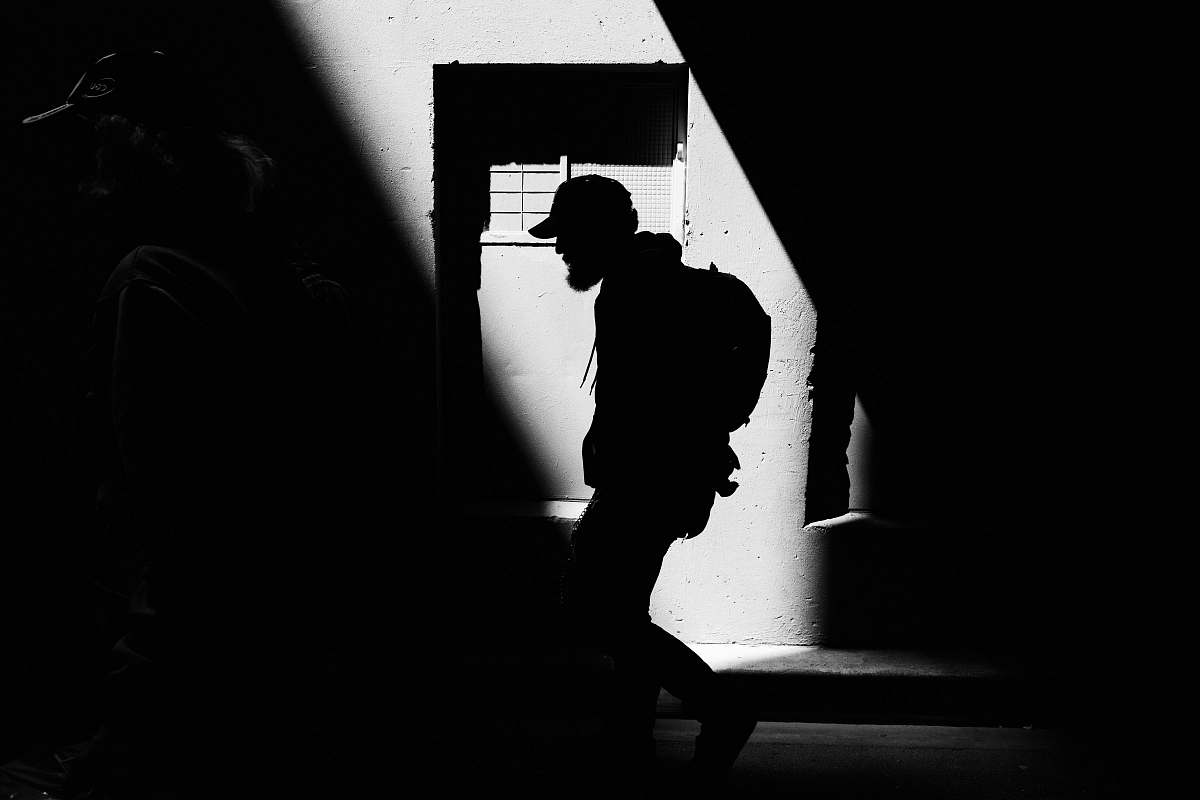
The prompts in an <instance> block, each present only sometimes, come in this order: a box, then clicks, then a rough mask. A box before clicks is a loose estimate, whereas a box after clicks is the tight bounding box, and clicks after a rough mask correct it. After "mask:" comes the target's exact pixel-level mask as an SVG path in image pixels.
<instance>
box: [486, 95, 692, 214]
mask: <svg viewBox="0 0 1200 800" xmlns="http://www.w3.org/2000/svg"><path fill="white" fill-rule="evenodd" d="M627 89H628V92H629V94H628V97H627V106H626V111H627V113H628V115H627V117H626V119H625V120H624V121H623V122H624V124H621V123H617V124H616V125H614V129H613V130H612V132H611V134H612V135H611V137H610V138H608V139H606V140H605V142H604V148H603V149H604V151H605V152H604V153H603V154H600V153H597V155H603V156H609V157H611V159H612V160H611V161H608V159H607V158H606V159H605V162H603V163H602V162H598V161H587V162H582V161H581V162H579V163H570V162H569V157H570V150H571V147H570V145H567V148H566V149H567V150H568V152H567V153H565V154H563V155H562V157H561V162H560V163H559V164H518V163H509V164H497V165H492V166H491V167H490V171H491V176H490V177H491V183H490V192H491V198H490V220H489V224H488V231H490V232H498V233H502V234H519V233H523V232H525V231H528V230H529V229H530V228H531V227H533V226H534V225H536V224H537V223H539V222H541V221H542V220H543V219H545V218H546V216H547V215H548V213H549V211H550V204H551V202H552V200H553V198H554V191H555V189H557V187H558V185H559V184H560V183H561V182H562V181H563V180H565V179H567V178H568V177H575V176H579V175H603V176H605V177H608V178H613V179H615V180H618V181H620V182H621V183H622V184H623V185H624V186H625V188H626V189H628V190H629V193H630V196H631V200H632V203H633V207H634V208H635V209H637V212H638V223H639V224H638V227H639V229H641V230H648V231H653V232H656V233H660V232H673V231H672V224H673V220H674V218H675V216H677V215H676V214H673V213H672V212H673V203H674V202H675V200H676V198H675V197H674V190H675V187H674V177H675V176H674V174H673V173H674V170H675V167H674V164H673V162H674V159H675V156H676V149H677V141H676V140H677V139H678V138H679V131H678V129H677V124H678V121H677V119H676V107H675V103H676V94H675V91H676V90H675V89H673V88H671V87H664V86H630V87H627ZM610 154H611V156H610Z"/></svg>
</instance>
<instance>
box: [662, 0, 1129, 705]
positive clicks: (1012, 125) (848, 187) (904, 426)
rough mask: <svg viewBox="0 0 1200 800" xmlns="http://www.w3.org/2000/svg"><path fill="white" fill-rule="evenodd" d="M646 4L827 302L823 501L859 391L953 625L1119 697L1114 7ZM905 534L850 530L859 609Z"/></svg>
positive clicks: (1123, 253) (817, 429) (817, 434)
mask: <svg viewBox="0 0 1200 800" xmlns="http://www.w3.org/2000/svg"><path fill="white" fill-rule="evenodd" d="M657 5H658V7H659V10H660V11H661V13H662V15H663V17H664V19H665V20H666V22H667V24H668V27H669V28H670V30H671V33H672V35H673V37H674V38H675V40H676V42H677V43H678V45H679V47H680V48H681V50H682V52H683V55H684V58H685V60H686V61H687V63H688V64H689V66H690V68H691V69H692V71H693V74H694V76H695V79H696V82H697V83H698V85H699V87H700V90H701V91H702V92H703V93H704V96H705V98H706V99H707V101H708V103H709V104H710V106H711V107H712V109H713V112H714V113H715V115H716V118H717V121H718V123H719V124H720V126H721V128H722V130H723V132H724V134H725V136H726V137H727V139H728V141H729V143H730V144H731V145H732V148H733V151H734V153H735V154H736V156H737V157H738V159H739V161H740V163H741V165H742V167H743V169H744V170H745V172H746V174H747V176H748V177H749V179H750V182H751V184H752V185H753V187H754V190H755V192H756V194H757V196H758V198H759V200H760V201H761V202H762V205H763V207H764V209H765V210H766V212H767V214H768V216H769V217H770V219H771V221H772V223H773V224H774V226H775V230H776V232H777V233H778V235H779V236H780V238H781V240H782V242H783V244H784V246H785V248H786V249H787V252H788V254H789V256H790V257H791V259H792V262H793V263H794V264H795V265H796V269H797V272H798V274H799V276H800V278H801V280H802V282H803V284H804V286H805V287H806V289H807V290H808V292H809V293H810V295H811V296H812V298H813V301H814V303H815V305H816V308H817V313H818V318H819V323H818V339H817V343H816V350H815V353H814V356H815V367H814V371H813V374H812V376H811V383H812V386H811V390H812V397H813V401H814V430H813V442H812V444H813V447H812V451H811V455H810V473H811V475H812V477H811V478H810V483H809V486H808V492H809V503H810V507H809V514H808V517H809V521H812V520H815V519H820V518H823V517H829V516H835V515H837V514H839V513H840V512H842V511H844V510H845V502H846V489H847V486H848V483H847V480H846V475H845V446H846V442H847V441H848V437H849V430H848V425H849V421H850V419H851V414H852V409H853V398H854V395H855V394H858V395H859V397H860V398H861V401H862V404H863V407H864V409H865V410H866V413H867V414H868V415H869V417H870V419H871V421H872V423H873V427H874V432H875V442H874V446H873V452H872V461H873V462H874V464H875V466H876V468H877V475H878V478H877V481H876V484H875V487H874V488H875V494H876V497H875V500H876V503H877V505H876V507H875V508H874V509H873V510H875V511H877V512H878V513H880V514H881V515H883V516H885V517H890V518H893V519H900V520H910V521H925V522H928V524H929V525H930V526H932V527H933V528H934V529H935V530H936V531H937V532H938V533H937V536H935V537H934V538H933V539H930V540H929V541H931V542H942V543H944V542H945V541H946V540H947V537H948V538H949V539H952V540H953V541H954V542H955V546H954V547H949V546H941V545H935V546H933V547H930V548H927V547H926V546H925V545H924V544H918V545H916V546H915V551H914V552H913V553H912V554H911V555H912V556H913V557H914V558H917V557H919V559H920V560H921V561H922V565H921V566H922V574H925V575H928V574H933V575H939V574H940V575H953V576H954V580H953V581H952V582H951V583H950V584H949V585H945V586H944V588H945V590H946V591H942V590H941V589H939V590H938V591H935V592H934V593H933V594H932V595H929V596H928V597H926V598H923V599H920V600H918V601H917V602H918V603H919V604H926V603H928V602H929V601H930V600H932V601H934V602H935V603H936V604H940V605H941V606H942V608H941V610H940V612H939V613H943V614H944V615H945V625H943V626H942V627H943V628H944V630H945V632H946V637H947V643H950V644H954V643H963V642H971V643H976V642H982V643H985V644H987V645H989V646H990V647H992V648H995V649H996V650H998V651H1004V652H1015V653H1021V654H1023V655H1024V657H1025V658H1027V659H1028V660H1029V662H1030V664H1031V666H1033V667H1034V668H1036V669H1038V670H1041V671H1044V672H1045V673H1046V674H1047V675H1050V676H1059V675H1067V674H1070V675H1072V678H1071V679H1064V680H1063V683H1062V684H1061V687H1060V688H1062V690H1063V692H1064V693H1065V696H1068V697H1069V698H1070V701H1071V702H1072V703H1073V704H1074V705H1073V708H1074V710H1075V712H1076V713H1077V715H1078V723H1079V724H1080V725H1082V726H1088V725H1090V724H1092V723H1093V722H1094V721H1095V720H1096V719H1097V717H1096V714H1097V708H1096V707H1095V706H1094V705H1093V703H1094V698H1095V696H1096V693H1097V692H1109V691H1111V692H1112V693H1113V697H1114V702H1115V705H1116V706H1117V707H1119V708H1121V709H1122V712H1121V713H1126V711H1127V703H1128V699H1129V692H1130V691H1131V689H1130V686H1131V681H1132V677H1131V676H1129V675H1126V674H1124V673H1122V672H1120V671H1117V670H1114V669H1113V668H1111V667H1107V668H1101V669H1099V670H1096V669H1093V667H1094V666H1095V665H1093V664H1092V663H1091V660H1092V658H1093V656H1094V654H1095V649H1094V648H1095V647H1096V646H1097V644H1098V643H1099V642H1102V641H1105V640H1106V639H1109V640H1111V639H1112V637H1114V636H1116V637H1123V636H1125V635H1128V632H1129V631H1130V630H1134V629H1136V622H1135V617H1136V615H1135V612H1134V611H1133V610H1132V608H1131V607H1128V606H1124V607H1122V606H1120V604H1119V603H1116V602H1114V600H1113V592H1114V591H1115V590H1116V586H1115V585H1114V584H1113V583H1112V582H1111V581H1112V579H1113V576H1120V575H1129V566H1128V565H1127V564H1125V563H1124V559H1125V558H1126V557H1127V556H1128V549H1127V548H1124V547H1116V546H1115V545H1117V543H1118V542H1119V538H1118V537H1119V536H1120V529H1121V528H1122V527H1123V525H1124V520H1123V518H1125V517H1128V516H1130V515H1133V514H1136V513H1139V512H1140V511H1141V510H1142V509H1141V508H1140V503H1139V502H1138V501H1137V500H1135V499H1134V496H1133V492H1134V489H1135V485H1136V483H1137V481H1135V480H1133V479H1131V478H1129V477H1128V476H1129V471H1128V469H1127V468H1128V467H1129V464H1128V463H1127V459H1128V458H1129V457H1130V456H1129V452H1128V450H1127V449H1126V448H1124V446H1123V445H1121V444H1120V443H1119V442H1117V441H1115V440H1114V439H1113V438H1110V437H1105V436H1104V435H1103V434H1102V433H1101V432H1102V431H1103V430H1105V428H1106V426H1107V424H1108V423H1107V422H1106V420H1107V419H1108V413H1109V409H1107V408H1106V403H1105V402H1101V401H1100V398H1099V397H1098V395H1097V393H1098V392H1100V391H1102V390H1100V389H1099V386H1100V384H1101V383H1102V381H1103V374H1104V370H1103V365H1104V363H1105V362H1106V360H1107V359H1108V358H1109V357H1110V356H1111V355H1112V353H1111V352H1109V351H1108V350H1107V348H1106V347H1105V346H1104V345H1103V344H1102V342H1103V340H1104V338H1105V333H1104V332H1105V330H1106V327H1107V326H1108V325H1109V324H1110V322H1109V321H1108V320H1106V318H1105V312H1104V310H1103V309H1104V308H1105V307H1106V306H1105V304H1104V303H1102V302H1100V298H1101V297H1103V296H1104V292H1105V288H1104V286H1103V279H1102V278H1099V277H1098V276H1099V275H1100V274H1103V272H1104V271H1105V270H1106V271H1108V272H1109V273H1110V274H1120V273H1122V272H1124V271H1125V270H1127V268H1128V267H1129V266H1130V263H1129V262H1127V261H1126V260H1125V259H1126V258H1127V257H1128V255H1129V253H1128V251H1127V250H1125V249H1123V247H1122V245H1123V244H1125V243H1126V241H1125V240H1124V239H1122V238H1121V237H1120V236H1119V235H1114V232H1113V230H1112V229H1113V228H1116V227H1117V226H1119V225H1120V222H1119V221H1116V220H1114V218H1113V217H1114V215H1113V213H1112V209H1111V208H1109V207H1107V206H1106V205H1105V204H1106V203H1107V202H1108V200H1109V198H1110V196H1111V195H1110V194H1109V193H1107V192H1106V191H1105V189H1104V188H1103V187H1105V185H1106V181H1107V180H1108V179H1107V178H1106V176H1105V175H1104V173H1103V170H1102V169H1100V168H1098V167H1097V165H1098V163H1100V162H1101V161H1103V152H1104V147H1105V144H1106V142H1110V141H1112V139H1110V138H1108V137H1110V136H1112V131H1113V130H1115V129H1114V128H1113V127H1112V126H1111V125H1110V124H1109V123H1110V121H1111V120H1110V114H1111V112H1110V111H1109V110H1108V109H1107V108H1106V107H1105V105H1104V102H1103V99H1102V98H1103V95H1104V92H1105V89H1106V86H1108V85H1109V84H1108V83H1106V82H1107V81H1108V80H1109V79H1110V78H1112V77H1113V76H1112V75H1111V74H1110V73H1109V72H1108V71H1107V70H1109V69H1111V67H1105V66H1101V63H1102V59H1105V58H1106V57H1107V53H1106V52H1105V53H1101V50H1102V49H1103V48H1100V47H1099V45H1098V44H1097V43H1098V42H1099V41H1100V40H1099V39H1095V38H1089V33H1090V32H1093V27H1094V26H1098V25H1102V24H1103V21H1102V20H1099V19H1098V18H1092V17H1087V18H1084V17H1076V16H1074V15H1072V14H1068V13H1067V12H1065V11H1063V12H1041V11H1036V12H1035V11H1033V10H1024V11H1020V10H1013V11H1012V12H1011V13H1003V14H1002V13H999V12H997V13H992V12H991V11H984V10H978V11H976V10H969V11H968V10H962V11H953V12H947V13H943V12H941V11H938V12H934V11H932V10H931V11H916V10H912V9H907V8H906V9H894V10H891V9H889V10H881V9H873V10H871V11H869V12H868V11H867V10H863V9H846V10H832V9H805V10H803V11H797V12H784V11H779V12H776V11H771V12H769V13H758V14H752V15H751V14H748V15H742V16H738V15H735V14H728V15H723V16H722V18H721V24H720V25H713V24H712V20H711V19H710V18H708V17H707V16H705V15H701V14H697V13H695V12H694V10H693V9H692V8H690V7H689V6H688V5H687V4H684V3H676V2H671V1H670V0H660V1H659V2H658V3H657ZM1104 63H1111V62H1108V61H1105V62H1104ZM1114 85H1115V84H1114ZM781 141H782V142H786V143H787V146H786V152H787V162H788V165H789V168H788V169H781V168H780V166H781V158H780V148H779V143H780V142H781ZM1135 263H1136V262H1135ZM1101 266H1103V267H1104V268H1105V270H1100V267H1101ZM1129 424H1133V425H1136V424H1137V423H1136V422H1132V421H1131V422H1130V423H1129ZM860 544H861V546H860ZM893 556H894V554H893V553H888V552H881V551H879V550H878V548H877V547H876V545H875V544H873V543H855V542H852V541H847V542H846V543H844V548H843V550H842V551H841V552H838V553H837V557H838V558H839V559H844V560H846V561H847V567H846V569H847V570H849V571H850V572H851V573H854V574H855V576H856V577H850V578H848V579H847V580H846V582H845V583H844V585H843V586H842V587H841V588H840V589H839V590H838V591H839V593H840V594H839V595H838V596H840V597H844V598H845V602H846V603H848V604H850V605H849V606H848V607H847V609H846V612H847V614H848V620H853V619H855V618H859V617H861V616H862V615H865V614H868V613H869V610H870V609H869V608H868V607H861V606H860V607H855V605H854V604H855V603H857V602H858V600H857V599H855V597H856V591H855V589H856V587H858V586H861V585H862V583H863V582H864V581H865V582H867V583H870V584H872V585H873V586H874V591H875V593H878V592H880V591H883V586H884V585H886V584H887V583H889V582H890V581H891V580H892V578H885V579H883V583H882V584H880V583H876V581H877V580H878V576H877V575H872V572H873V571H874V570H873V568H871V567H866V566H862V564H863V562H868V561H871V560H873V559H876V558H888V559H890V558H892V557H893ZM851 565H853V566H851ZM880 569H884V570H892V569H899V570H900V573H901V574H902V575H903V573H905V571H906V568H905V567H903V566H899V567H893V566H890V565H889V566H887V567H880ZM839 571H841V570H840V569H839V568H838V567H836V566H835V567H834V573H835V574H837V573H838V572H839ZM902 579H903V580H904V581H907V580H909V578H907V577H903V578H902ZM1134 579H1135V580H1138V581H1140V580H1141V578H1140V577H1137V576H1135V577H1134ZM914 588H916V594H918V595H919V594H920V593H921V592H920V587H914ZM926 607H927V606H926ZM955 620H958V621H960V623H961V624H959V623H955ZM1130 626H1132V627H1130ZM1121 632H1125V633H1121ZM1081 672H1082V673H1083V674H1082V676H1081V675H1080V673H1081Z"/></svg>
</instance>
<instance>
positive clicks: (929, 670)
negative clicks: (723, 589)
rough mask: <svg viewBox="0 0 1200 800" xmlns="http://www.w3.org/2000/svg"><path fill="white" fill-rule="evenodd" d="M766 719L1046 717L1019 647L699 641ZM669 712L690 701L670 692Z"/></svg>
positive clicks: (1012, 721) (981, 721) (1003, 720)
mask: <svg viewBox="0 0 1200 800" xmlns="http://www.w3.org/2000/svg"><path fill="white" fill-rule="evenodd" d="M692 648H693V649H694V650H696V652H697V653H699V654H700V656H701V657H702V658H703V659H704V660H705V661H706V662H707V663H708V664H709V665H710V666H711V667H712V668H713V669H714V670H715V671H716V672H717V673H718V674H720V675H722V676H723V677H724V678H725V679H726V680H728V681H730V682H732V683H733V684H735V685H736V686H737V688H738V689H739V690H740V692H741V693H742V694H743V695H744V696H746V697H747V698H748V699H749V700H750V702H752V703H753V704H754V706H755V707H756V708H757V709H758V711H759V714H760V716H761V717H762V718H763V719H774V720H786V721H806V722H873V723H891V724H902V723H912V724H942V725H947V724H950V725H956V724H957V725H1005V726H1029V725H1035V724H1037V725H1044V724H1047V723H1048V722H1049V720H1050V718H1051V716H1052V715H1051V714H1050V713H1049V709H1048V707H1047V703H1046V697H1045V692H1044V689H1043V687H1042V685H1041V681H1039V680H1035V679H1034V677H1033V676H1032V675H1031V673H1030V672H1029V670H1028V669H1027V668H1026V667H1025V665H1024V664H1023V663H1022V662H1021V661H1020V660H1018V659H1016V658H1013V657H1002V656H995V655H985V654H981V653H978V652H970V651H929V650H874V649H838V648H827V647H805V646H795V645H739V644H696V645H692ZM659 715H660V716H662V717H666V718H686V717H688V716H689V714H688V710H687V709H686V708H685V707H684V705H683V704H682V703H680V702H679V701H678V700H677V699H676V698H674V697H672V696H671V695H669V694H667V693H666V692H663V693H662V695H661V696H660V698H659Z"/></svg>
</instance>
